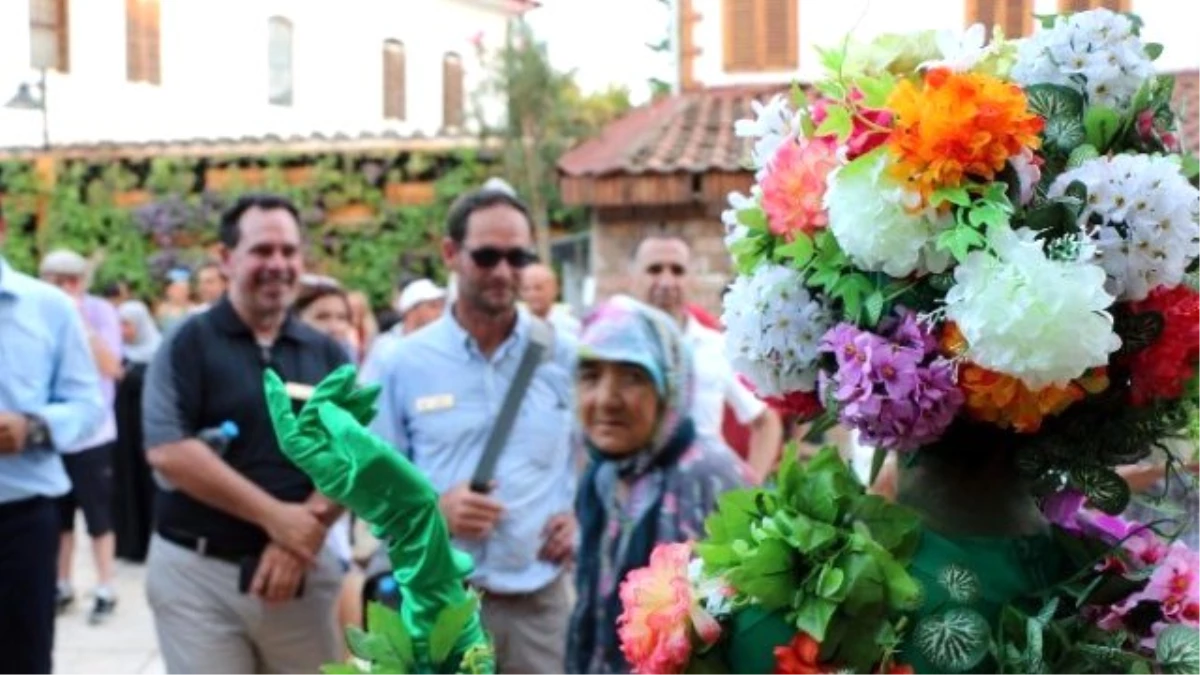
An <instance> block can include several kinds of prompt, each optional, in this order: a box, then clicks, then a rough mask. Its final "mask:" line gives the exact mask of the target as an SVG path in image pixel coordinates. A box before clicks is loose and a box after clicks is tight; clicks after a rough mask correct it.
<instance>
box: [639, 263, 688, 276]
mask: <svg viewBox="0 0 1200 675" xmlns="http://www.w3.org/2000/svg"><path fill="white" fill-rule="evenodd" d="M646 272H647V273H649V274H650V275H651V276H655V277H656V276H658V275H660V274H662V273H663V272H670V273H671V275H672V276H676V277H681V276H683V275H684V274H687V268H685V267H684V266H683V265H680V264H678V263H672V264H670V265H664V264H662V263H654V264H653V265H649V266H647V267H646Z"/></svg>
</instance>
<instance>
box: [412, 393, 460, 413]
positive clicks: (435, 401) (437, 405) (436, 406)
mask: <svg viewBox="0 0 1200 675" xmlns="http://www.w3.org/2000/svg"><path fill="white" fill-rule="evenodd" d="M453 407H454V395H453V394H439V395H437V396H422V397H421V398H419V399H417V412H419V413H424V412H433V411H435V410H446V409H448V408H453Z"/></svg>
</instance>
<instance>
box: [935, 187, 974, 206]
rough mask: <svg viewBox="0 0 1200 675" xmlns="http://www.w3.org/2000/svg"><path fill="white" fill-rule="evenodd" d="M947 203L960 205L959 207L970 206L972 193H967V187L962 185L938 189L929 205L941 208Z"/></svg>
mask: <svg viewBox="0 0 1200 675" xmlns="http://www.w3.org/2000/svg"><path fill="white" fill-rule="evenodd" d="M946 202H950V203H951V204H958V205H959V206H970V205H971V193H970V192H967V188H966V187H964V186H961V185H960V186H958V187H944V188H938V189H936V190H934V191H933V194H931V195H930V196H929V203H930V204H931V205H933V206H941V205H942V204H944V203H946Z"/></svg>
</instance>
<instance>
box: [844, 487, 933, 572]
mask: <svg viewBox="0 0 1200 675" xmlns="http://www.w3.org/2000/svg"><path fill="white" fill-rule="evenodd" d="M851 515H852V517H853V518H854V519H856V520H858V521H860V522H862V523H863V524H865V525H866V526H867V528H868V529H869V530H870V531H871V538H872V539H874V540H875V542H876V543H877V544H879V545H880V546H881V547H883V548H884V549H885V550H887V551H888V552H890V553H893V554H894V555H896V557H898V558H900V559H902V560H905V561H907V557H908V556H909V555H911V554H912V550H913V549H914V548H915V546H916V540H917V536H918V535H917V532H918V528H919V527H920V521H919V520H918V519H917V516H916V514H915V513H913V512H912V511H911V510H909V509H906V508H904V507H902V506H898V505H896V504H893V503H891V502H889V501H888V500H886V499H884V498H883V497H880V496H879V495H864V496H862V497H861V498H859V499H858V500H857V502H856V503H855V505H854V509H853V511H852V512H851Z"/></svg>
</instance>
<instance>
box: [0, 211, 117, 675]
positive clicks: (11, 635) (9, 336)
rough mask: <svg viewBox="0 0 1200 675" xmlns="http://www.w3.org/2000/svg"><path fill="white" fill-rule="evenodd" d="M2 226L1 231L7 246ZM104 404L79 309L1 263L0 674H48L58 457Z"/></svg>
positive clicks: (61, 484)
mask: <svg viewBox="0 0 1200 675" xmlns="http://www.w3.org/2000/svg"><path fill="white" fill-rule="evenodd" d="M3 235H4V226H3V222H0V241H2V240H3ZM103 416H104V401H103V398H102V396H101V394H100V377H99V373H98V372H97V371H96V366H95V363H94V362H93V361H92V354H91V349H90V348H89V347H88V339H87V334H86V333H85V331H84V327H83V320H82V318H81V316H80V313H79V310H78V309H77V308H76V307H75V304H74V303H73V302H72V301H71V299H70V298H69V297H67V295H66V294H65V293H63V292H62V291H60V290H58V289H57V288H54V287H53V286H51V285H49V284H46V283H43V282H41V281H38V280H37V279H34V278H32V277H29V276H26V275H24V274H21V273H20V272H17V271H16V270H14V269H13V268H12V267H10V266H9V265H8V264H7V263H6V262H5V261H4V260H3V259H2V258H0V597H3V598H4V599H5V600H4V602H3V603H0V635H3V636H4V640H5V644H6V645H9V648H7V649H0V672H6V673H48V672H50V670H51V654H52V652H53V649H54V596H55V583H56V580H57V579H56V577H57V574H56V573H57V557H58V542H59V534H58V530H59V523H58V512H57V510H56V509H55V506H54V502H53V501H52V499H51V498H53V497H57V496H59V495H62V494H64V493H66V491H67V490H68V488H69V487H70V482H69V481H68V480H67V474H66V472H65V471H64V469H63V464H62V459H61V458H60V457H59V454H58V453H59V452H61V451H63V450H65V449H67V448H70V447H71V446H73V445H75V444H76V443H78V442H80V441H82V440H83V439H84V438H85V437H86V436H87V435H88V434H90V433H91V432H92V431H93V430H94V429H95V428H96V427H97V426H98V425H99V424H100V422H101V420H102V419H103Z"/></svg>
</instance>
